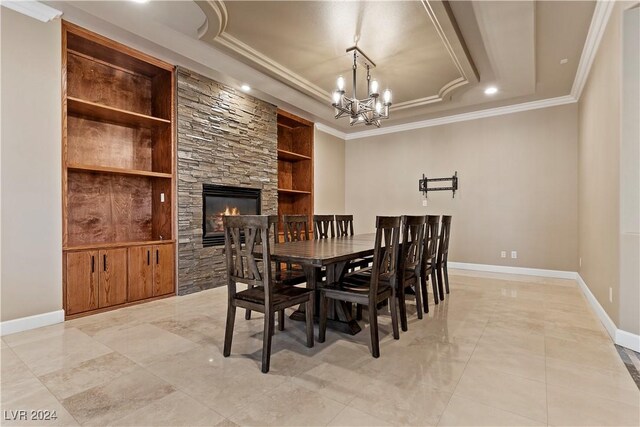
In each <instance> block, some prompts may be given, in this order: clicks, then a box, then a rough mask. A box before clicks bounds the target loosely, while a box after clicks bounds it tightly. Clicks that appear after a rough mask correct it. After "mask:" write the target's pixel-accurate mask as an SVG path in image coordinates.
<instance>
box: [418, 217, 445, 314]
mask: <svg viewBox="0 0 640 427" xmlns="http://www.w3.org/2000/svg"><path fill="white" fill-rule="evenodd" d="M439 228H440V216H439V215H429V216H428V217H427V228H426V230H425V236H424V249H423V252H422V274H421V275H420V285H421V288H422V306H423V308H424V312H425V313H428V312H429V295H428V293H427V288H428V287H427V281H431V288H432V290H433V291H432V292H433V300H434V303H435V304H438V303H439V302H440V298H439V296H438V288H437V286H438V279H437V278H436V257H437V255H438V229H439Z"/></svg>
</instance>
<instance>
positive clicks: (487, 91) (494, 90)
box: [484, 86, 498, 95]
mask: <svg viewBox="0 0 640 427" xmlns="http://www.w3.org/2000/svg"><path fill="white" fill-rule="evenodd" d="M495 93H498V88H497V87H495V86H489V87H488V88H486V89H485V90H484V94H485V95H493V94H495Z"/></svg>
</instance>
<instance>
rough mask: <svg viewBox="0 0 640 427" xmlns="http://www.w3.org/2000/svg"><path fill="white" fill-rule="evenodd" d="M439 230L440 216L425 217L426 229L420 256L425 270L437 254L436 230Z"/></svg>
mask: <svg viewBox="0 0 640 427" xmlns="http://www.w3.org/2000/svg"><path fill="white" fill-rule="evenodd" d="M439 228H440V216H439V215H429V216H428V217H427V229H426V230H425V235H424V252H423V254H422V264H423V265H424V266H425V268H426V267H427V266H428V265H429V264H433V263H434V262H435V258H436V255H437V254H438V229H439Z"/></svg>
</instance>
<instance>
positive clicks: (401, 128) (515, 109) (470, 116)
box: [345, 95, 576, 141]
mask: <svg viewBox="0 0 640 427" xmlns="http://www.w3.org/2000/svg"><path fill="white" fill-rule="evenodd" d="M575 102H576V98H574V97H573V96H571V95H565V96H559V97H557V98H548V99H541V100H538V101H531V102H524V103H522V104H514V105H506V106H504V107H497V108H489V109H487V110H480V111H472V112H469V113H463V114H456V115H453V116H447V117H440V118H437V119H429V120H422V121H419V122H413V123H406V124H402V125H396V126H389V127H386V128H377V129H372V130H364V131H360V132H354V133H349V134H346V135H345V140H347V141H349V140H352V139H359V138H366V137H370V136H378V135H386V134H390V133H396V132H405V131H409V130H414V129H422V128H427V127H432V126H440V125H446V124H449V123H457V122H465V121H468V120H476V119H482V118H485V117H495V116H502V115H505V114H512V113H520V112H522V111H529V110H537V109H540V108H548V107H556V106H558V105H565V104H572V103H575Z"/></svg>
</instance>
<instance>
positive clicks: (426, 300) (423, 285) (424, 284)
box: [420, 274, 429, 313]
mask: <svg viewBox="0 0 640 427" xmlns="http://www.w3.org/2000/svg"><path fill="white" fill-rule="evenodd" d="M427 280H429V275H428V274H423V275H422V277H420V288H421V289H420V290H421V291H422V307H423V309H424V312H425V313H428V312H429V294H428V293H427V289H428V288H427Z"/></svg>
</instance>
